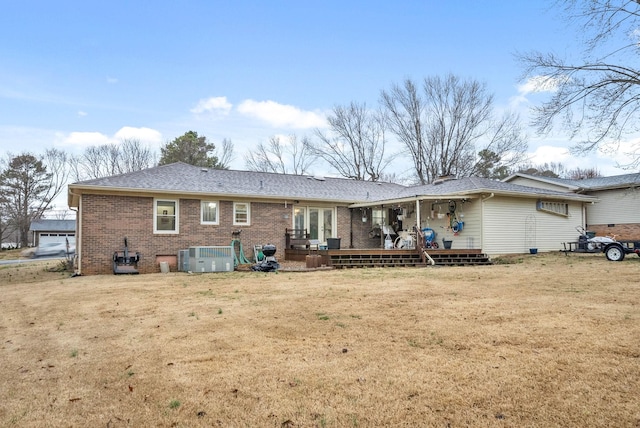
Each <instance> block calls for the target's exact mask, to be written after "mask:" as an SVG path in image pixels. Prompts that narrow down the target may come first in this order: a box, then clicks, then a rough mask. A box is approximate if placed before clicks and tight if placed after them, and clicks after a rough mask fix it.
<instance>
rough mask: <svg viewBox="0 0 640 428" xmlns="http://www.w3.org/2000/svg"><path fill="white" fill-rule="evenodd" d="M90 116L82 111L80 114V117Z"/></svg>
mask: <svg viewBox="0 0 640 428" xmlns="http://www.w3.org/2000/svg"><path fill="white" fill-rule="evenodd" d="M88 114H89V113H87V112H86V111H82V110H80V111H79V112H78V116H80V117H85V116H87V115H88Z"/></svg>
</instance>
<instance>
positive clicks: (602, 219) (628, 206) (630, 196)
mask: <svg viewBox="0 0 640 428" xmlns="http://www.w3.org/2000/svg"><path fill="white" fill-rule="evenodd" d="M589 196H595V197H597V198H598V199H599V200H600V201H599V202H596V203H595V204H588V205H587V224H625V223H640V189H638V190H636V189H616V190H606V191H605V190H603V191H599V192H589Z"/></svg>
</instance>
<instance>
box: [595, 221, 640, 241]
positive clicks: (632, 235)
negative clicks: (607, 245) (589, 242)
mask: <svg viewBox="0 0 640 428" xmlns="http://www.w3.org/2000/svg"><path fill="white" fill-rule="evenodd" d="M587 230H589V231H591V232H595V233H596V236H606V235H615V236H616V239H619V240H624V239H629V240H634V241H639V240H640V223H627V224H614V225H611V226H610V225H607V224H589V225H587Z"/></svg>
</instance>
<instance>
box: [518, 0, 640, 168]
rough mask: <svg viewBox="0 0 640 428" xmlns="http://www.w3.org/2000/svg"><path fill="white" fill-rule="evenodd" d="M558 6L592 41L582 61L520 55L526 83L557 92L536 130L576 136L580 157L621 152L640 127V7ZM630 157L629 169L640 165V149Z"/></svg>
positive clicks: (573, 0)
mask: <svg viewBox="0 0 640 428" xmlns="http://www.w3.org/2000/svg"><path fill="white" fill-rule="evenodd" d="M556 4H557V5H558V6H559V7H562V8H563V10H564V13H565V16H566V17H567V19H568V21H569V22H570V23H577V24H578V29H579V30H578V31H580V34H582V35H584V37H585V38H586V40H585V43H584V52H583V56H582V58H580V59H565V58H561V57H559V56H557V55H555V54H553V53H540V52H532V53H527V54H521V55H518V59H519V60H520V61H521V62H522V64H523V66H524V75H523V80H530V81H535V82H538V85H539V86H544V87H546V89H553V90H555V92H554V93H553V95H552V96H551V97H550V98H549V99H548V100H547V101H545V102H543V103H542V104H541V105H539V106H537V107H535V108H534V113H535V119H534V121H533V124H534V125H535V126H536V127H537V130H538V132H540V133H546V132H548V131H550V130H551V129H552V128H553V127H554V126H556V125H559V126H561V127H563V128H564V129H566V130H568V131H570V133H571V137H572V138H574V139H576V140H577V144H575V145H574V146H573V148H572V150H573V152H574V153H578V154H580V153H587V152H590V151H593V150H595V149H596V148H601V149H602V148H603V147H604V146H605V145H606V144H607V143H613V146H611V145H610V146H609V147H610V150H617V147H618V146H619V143H620V142H621V140H622V138H623V137H624V136H626V135H628V134H631V133H634V132H636V131H638V129H639V126H640V124H639V122H638V121H637V117H638V111H639V109H640V69H639V68H638V65H637V64H638V53H639V47H640V45H639V42H640V33H639V32H638V28H639V27H640V2H639V1H638V0H581V1H577V0H558V1H557V2H556ZM558 122H560V123H558ZM611 147H613V149H612V148H611ZM627 155H628V156H629V164H628V165H627V167H630V168H631V167H632V168H635V167H637V166H638V165H640V146H638V145H636V146H635V147H634V148H633V149H632V151H631V152H629V153H627Z"/></svg>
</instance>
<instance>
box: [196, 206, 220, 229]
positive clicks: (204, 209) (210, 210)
mask: <svg viewBox="0 0 640 428" xmlns="http://www.w3.org/2000/svg"><path fill="white" fill-rule="evenodd" d="M200 223H201V224H218V202H216V201H201V202H200Z"/></svg>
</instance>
